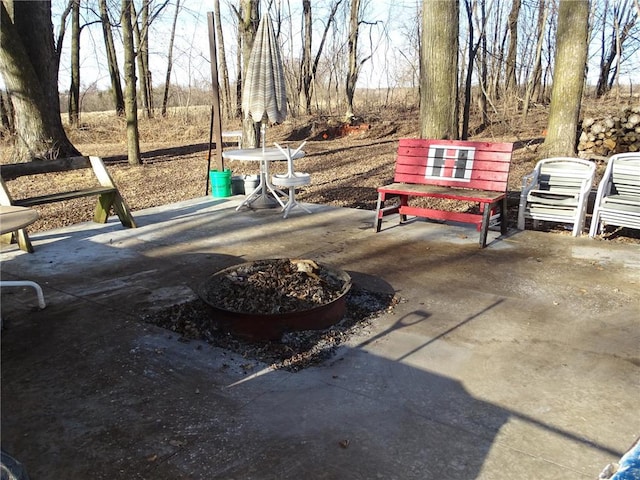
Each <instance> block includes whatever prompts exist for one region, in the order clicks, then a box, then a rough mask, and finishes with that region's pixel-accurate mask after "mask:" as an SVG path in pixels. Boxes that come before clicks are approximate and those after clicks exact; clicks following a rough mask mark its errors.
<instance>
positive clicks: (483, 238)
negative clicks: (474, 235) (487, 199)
mask: <svg viewBox="0 0 640 480" xmlns="http://www.w3.org/2000/svg"><path fill="white" fill-rule="evenodd" d="M490 219H491V205H486V204H485V206H484V209H483V211H482V226H481V227H480V248H484V247H486V246H487V233H488V231H489V220H490Z"/></svg>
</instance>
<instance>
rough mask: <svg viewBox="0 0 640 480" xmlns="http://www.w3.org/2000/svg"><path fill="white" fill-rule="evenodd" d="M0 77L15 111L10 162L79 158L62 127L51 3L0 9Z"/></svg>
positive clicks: (5, 2)
mask: <svg viewBox="0 0 640 480" xmlns="http://www.w3.org/2000/svg"><path fill="white" fill-rule="evenodd" d="M0 25H2V28H0V45H1V48H0V73H1V74H2V78H3V79H4V82H5V85H6V88H7V92H8V93H9V95H10V97H11V101H12V104H13V107H14V109H15V113H16V115H15V130H16V135H15V146H14V151H13V157H14V160H15V161H28V160H32V159H34V158H39V159H51V158H58V157H65V156H77V155H80V153H79V152H78V150H77V149H76V148H75V147H74V146H73V145H72V144H71V142H70V141H69V139H68V138H67V134H66V133H65V131H64V128H63V127H62V119H61V118H60V100H59V95H58V69H57V65H58V63H57V60H56V52H55V47H54V44H53V25H52V24H51V2H49V1H39V2H21V1H17V2H14V1H9V0H3V1H2V3H1V4H0Z"/></svg>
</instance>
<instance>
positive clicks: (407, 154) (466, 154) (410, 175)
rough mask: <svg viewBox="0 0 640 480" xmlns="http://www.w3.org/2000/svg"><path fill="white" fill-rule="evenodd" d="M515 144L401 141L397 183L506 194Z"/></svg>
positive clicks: (395, 178) (395, 179)
mask: <svg viewBox="0 0 640 480" xmlns="http://www.w3.org/2000/svg"><path fill="white" fill-rule="evenodd" d="M512 152H513V144H512V143H492V142H468V141H463V140H427V139H418V138H401V139H400V141H399V144H398V153H397V158H396V170H395V176H394V181H395V182H402V183H420V184H427V185H439V186H449V187H462V188H473V189H478V190H490V191H495V192H506V191H507V182H508V177H509V169H510V166H511V154H512Z"/></svg>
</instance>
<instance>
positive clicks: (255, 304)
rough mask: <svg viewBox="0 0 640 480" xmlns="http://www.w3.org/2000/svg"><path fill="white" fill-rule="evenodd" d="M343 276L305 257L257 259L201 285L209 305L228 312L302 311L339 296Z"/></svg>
mask: <svg viewBox="0 0 640 480" xmlns="http://www.w3.org/2000/svg"><path fill="white" fill-rule="evenodd" d="M345 283H346V282H345V278H343V277H341V276H340V275H339V274H338V273H337V272H334V271H333V270H331V269H329V268H326V267H324V266H321V265H318V263H316V262H314V261H313V260H306V259H288V258H280V259H269V260H257V261H254V262H249V263H246V264H243V265H239V266H235V267H232V268H229V269H226V270H223V271H222V272H218V273H217V274H215V275H214V276H213V277H212V278H211V279H209V281H208V282H206V283H205V285H204V286H203V288H202V296H203V298H204V299H205V300H207V302H208V303H209V304H210V305H214V306H215V307H217V308H221V309H223V310H226V311H231V312H241V313H250V314H260V315H278V314H283V313H288V312H302V311H306V310H309V309H311V308H313V307H317V306H319V305H326V304H328V303H330V302H332V301H333V300H336V299H337V298H338V297H340V296H341V295H342V294H343V293H344V291H345V288H348V286H347V285H346V284H345Z"/></svg>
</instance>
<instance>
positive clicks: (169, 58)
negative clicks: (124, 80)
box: [161, 0, 218, 117]
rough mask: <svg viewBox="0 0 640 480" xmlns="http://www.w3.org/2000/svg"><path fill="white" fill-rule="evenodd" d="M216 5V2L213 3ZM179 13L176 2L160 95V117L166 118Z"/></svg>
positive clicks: (178, 2) (178, 1) (178, 5)
mask: <svg viewBox="0 0 640 480" xmlns="http://www.w3.org/2000/svg"><path fill="white" fill-rule="evenodd" d="M215 3H216V4H217V3H218V0H216V2H215ZM179 12H180V0H176V10H175V13H174V14H173V24H172V25H171V36H170V37H169V54H168V55H167V75H166V76H165V79H164V94H163V95H162V110H161V115H162V116H163V117H166V116H167V102H168V101H169V84H170V83H171V69H172V68H173V42H174V40H175V38H176V24H177V23H178V13H179Z"/></svg>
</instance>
